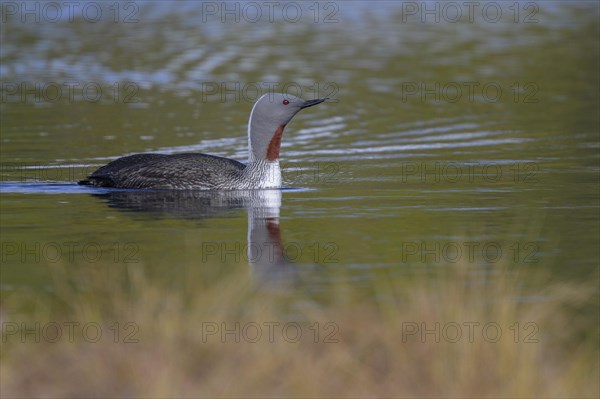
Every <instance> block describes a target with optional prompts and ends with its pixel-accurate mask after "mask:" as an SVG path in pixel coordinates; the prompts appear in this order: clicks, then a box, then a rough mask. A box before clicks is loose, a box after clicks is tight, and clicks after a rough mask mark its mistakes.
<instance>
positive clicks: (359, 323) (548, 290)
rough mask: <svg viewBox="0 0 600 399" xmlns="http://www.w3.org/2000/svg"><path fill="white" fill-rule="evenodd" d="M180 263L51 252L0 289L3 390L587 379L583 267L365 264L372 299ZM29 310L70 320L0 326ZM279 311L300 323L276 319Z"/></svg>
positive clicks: (401, 388) (203, 391) (484, 386)
mask: <svg viewBox="0 0 600 399" xmlns="http://www.w3.org/2000/svg"><path fill="white" fill-rule="evenodd" d="M186 270H187V271H188V276H189V278H188V279H186V280H185V281H182V282H180V283H179V285H178V287H166V286H165V284H166V283H165V281H164V280H161V279H157V278H152V277H151V276H149V275H147V274H146V272H145V271H144V268H143V266H142V265H139V264H137V265H129V266H127V268H123V269H119V270H116V269H115V268H111V267H106V268H101V267H97V268H82V269H80V271H79V272H78V273H75V274H74V273H69V274H67V273H66V270H65V268H64V267H63V266H62V265H60V264H57V265H54V266H52V270H51V273H50V274H51V276H52V279H53V282H52V284H51V289H50V290H48V291H46V292H45V293H42V292H40V291H39V290H38V291H33V290H30V291H17V290H13V291H3V292H2V301H1V307H0V314H1V318H2V323H3V337H2V340H3V343H2V352H1V358H0V362H1V366H2V373H1V374H0V382H1V384H0V385H1V393H2V397H3V398H9V397H333V396H335V397H367V396H368V397H371V396H378V397H590V398H592V397H598V394H599V388H598V373H599V362H598V333H599V331H598V316H597V315H598V313H597V311H598V291H597V288H596V286H595V284H593V283H592V282H590V283H588V284H585V283H578V284H575V283H570V282H559V283H557V282H553V280H551V279H549V278H548V277H547V276H545V275H542V274H540V273H541V272H539V271H536V272H533V271H526V270H515V269H514V268H512V269H510V268H509V267H508V265H501V266H500V267H498V268H497V269H496V272H495V273H494V277H493V280H492V279H490V280H489V281H486V278H485V275H483V274H478V273H474V272H473V270H469V266H467V265H465V264H455V265H447V266H443V267H440V268H439V270H436V274H435V276H434V277H432V276H431V274H430V273H412V274H407V275H406V276H405V278H403V279H389V278H387V277H386V276H385V274H381V275H374V276H373V278H372V279H371V280H370V281H369V282H368V285H369V291H371V292H372V295H369V296H370V297H371V299H369V300H365V297H364V295H361V294H360V290H358V289H357V287H356V286H354V285H353V284H351V283H347V282H346V283H338V284H332V285H331V286H330V288H329V290H328V292H327V293H322V295H323V296H324V297H325V298H327V301H317V300H314V299H313V300H311V299H310V296H308V295H307V296H306V298H305V299H304V300H302V299H300V296H299V295H298V294H297V293H295V294H292V291H293V290H294V287H286V286H280V287H273V286H266V285H264V283H261V282H257V281H254V280H253V279H252V278H251V277H250V276H249V275H248V274H247V273H243V272H240V273H233V274H231V275H229V276H227V277H226V278H223V279H221V280H220V282H218V283H214V282H213V283H211V284H212V285H210V284H205V283H203V282H202V280H199V279H194V278H193V275H194V273H195V271H194V269H193V268H188V269H186ZM340 273H343V272H340ZM343 277H344V276H340V279H339V281H343V280H344V279H343ZM532 287H537V288H532ZM539 287H543V288H539ZM174 288H176V289H174ZM323 302H327V304H326V305H325V304H323ZM36 322H39V323H40V325H41V329H42V330H43V329H44V327H45V326H48V325H49V323H52V322H56V323H62V324H60V325H62V326H64V325H65V324H64V323H69V322H78V323H80V324H79V326H78V327H77V328H76V329H75V330H74V331H75V333H74V336H73V339H72V340H70V339H69V336H68V334H67V329H66V328H63V335H62V337H60V338H59V339H58V340H57V342H55V343H53V342H50V341H52V340H54V339H53V338H54V337H55V336H56V334H55V333H54V330H52V329H51V328H47V329H46V331H45V332H42V333H41V334H38V335H39V336H40V338H41V339H40V342H39V343H38V342H35V334H33V333H26V334H25V335H24V336H23V335H22V332H21V331H18V332H12V331H7V327H14V326H17V327H18V328H21V323H25V324H24V325H25V326H26V328H30V329H31V328H33V326H34V325H35V323H36ZM115 322H118V323H119V325H118V326H116V325H115V324H114V323H115ZM86 323H87V324H89V323H97V326H99V327H100V328H101V330H102V336H101V338H99V339H98V341H97V342H91V341H93V340H94V339H95V338H94V337H96V336H97V334H96V333H95V331H93V329H92V330H90V331H88V333H87V337H88V338H87V339H84V337H83V335H82V332H81V328H82V327H83V326H84V325H86ZM126 323H133V324H129V325H128V324H126ZM223 323H225V324H223ZM236 323H238V326H239V327H237V329H238V333H237V339H236V333H234V332H232V331H235V330H236V327H235V326H236ZM269 323H271V324H269ZM275 323H279V324H275ZM286 323H288V324H289V323H297V325H294V328H288V329H287V332H285V331H283V330H284V327H285V326H286ZM315 323H318V325H317V324H315ZM327 323H329V324H327ZM436 323H438V328H437V329H438V333H434V332H432V331H435V329H436V327H435V326H436ZM490 323H492V324H490ZM493 323H495V324H493ZM515 323H518V324H515ZM257 325H258V326H259V327H260V328H261V330H262V333H261V334H257V331H258V330H257V328H256V326H257ZM269 325H271V326H272V327H271V328H272V331H271V332H269V328H268V326H269ZM457 326H458V328H457ZM469 326H470V327H469ZM486 326H487V327H486ZM298 327H299V328H300V330H301V333H302V335H301V337H297V335H298ZM215 328H216V330H215ZM469 328H471V329H472V330H469ZM415 329H416V330H415ZM225 330H227V331H229V332H227V331H225ZM425 330H428V331H425ZM459 330H460V334H459ZM116 331H118V333H117V332H116ZM317 331H318V334H317ZM9 333H10V334H9ZM224 333H225V334H224ZM271 333H272V334H271ZM498 333H500V335H499V334H498ZM223 334H224V335H223ZM132 340H133V341H137V342H130V341H132ZM70 341H72V342H70ZM115 341H117V342H115ZM236 341H239V342H236Z"/></svg>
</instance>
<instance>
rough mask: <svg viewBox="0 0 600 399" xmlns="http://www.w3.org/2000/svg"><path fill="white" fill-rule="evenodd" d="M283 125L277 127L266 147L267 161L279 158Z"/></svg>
mask: <svg viewBox="0 0 600 399" xmlns="http://www.w3.org/2000/svg"><path fill="white" fill-rule="evenodd" d="M284 128H285V125H279V127H278V128H277V130H275V133H274V134H273V137H272V138H271V141H270V142H269V146H268V147H267V160H269V161H274V160H276V159H277V158H279V149H280V148H281V136H283V129H284Z"/></svg>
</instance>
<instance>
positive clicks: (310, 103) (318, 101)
mask: <svg viewBox="0 0 600 399" xmlns="http://www.w3.org/2000/svg"><path fill="white" fill-rule="evenodd" d="M327 99H329V97H325V98H316V99H314V100H306V101H304V102H303V103H302V105H301V106H300V109H304V108H308V107H312V106H313V105H317V104H321V103H322V102H323V101H325V100H327Z"/></svg>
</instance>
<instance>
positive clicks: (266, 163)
mask: <svg viewBox="0 0 600 399" xmlns="http://www.w3.org/2000/svg"><path fill="white" fill-rule="evenodd" d="M326 99H327V98H318V99H315V100H307V101H305V100H303V99H301V98H299V97H295V96H292V95H288V94H273V93H270V94H265V95H263V96H262V97H261V98H259V99H258V101H257V102H256V104H254V107H253V108H252V112H251V113H250V120H249V121H248V152H249V154H248V163H247V164H245V165H244V164H243V163H241V162H238V161H235V160H233V159H229V158H223V157H217V156H214V155H207V154H197V153H186V154H174V155H165V154H136V155H130V156H127V157H122V158H119V159H116V160H114V161H112V162H110V163H108V164H107V165H105V166H102V167H101V168H99V169H98V170H96V171H95V172H94V173H92V174H91V175H90V176H89V177H88V178H87V179H85V180H82V181H80V182H79V184H82V185H89V186H96V187H116V188H138V189H143V188H149V189H174V190H186V189H187V190H236V189H256V188H277V187H281V170H280V169H279V149H280V145H281V136H282V135H283V129H284V128H285V126H286V125H287V124H288V123H289V122H290V120H292V118H293V117H294V115H296V114H297V113H298V112H299V111H300V110H302V109H304V108H308V107H312V106H313V105H317V104H320V103H322V102H323V101H325V100H326Z"/></svg>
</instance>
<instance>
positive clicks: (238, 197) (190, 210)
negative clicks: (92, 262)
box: [94, 189, 298, 285]
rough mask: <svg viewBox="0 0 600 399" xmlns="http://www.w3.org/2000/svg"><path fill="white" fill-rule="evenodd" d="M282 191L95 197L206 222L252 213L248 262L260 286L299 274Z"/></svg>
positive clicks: (284, 281)
mask: <svg viewBox="0 0 600 399" xmlns="http://www.w3.org/2000/svg"><path fill="white" fill-rule="evenodd" d="M281 195H282V192H281V190H278V189H273V190H229V191H187V190H120V189H117V190H111V191H107V192H103V193H98V194H94V196H96V197H99V198H101V199H103V200H104V201H106V202H107V204H108V206H110V207H111V208H116V209H120V210H124V211H132V212H145V213H146V212H147V213H153V214H156V215H160V216H161V217H164V218H177V219H195V220H199V219H206V218H210V217H224V216H227V214H228V213H230V212H231V211H235V210H237V209H244V208H245V209H246V210H247V212H248V246H247V247H248V261H249V265H250V268H251V271H252V275H253V276H254V277H255V279H256V280H257V282H259V283H263V282H264V283H269V284H271V283H276V284H277V285H279V284H284V285H288V284H293V283H295V282H297V279H298V274H297V270H296V268H295V266H294V264H293V263H291V262H289V260H288V259H286V257H285V251H284V247H283V243H282V239H281V230H280V224H279V214H280V208H281Z"/></svg>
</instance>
